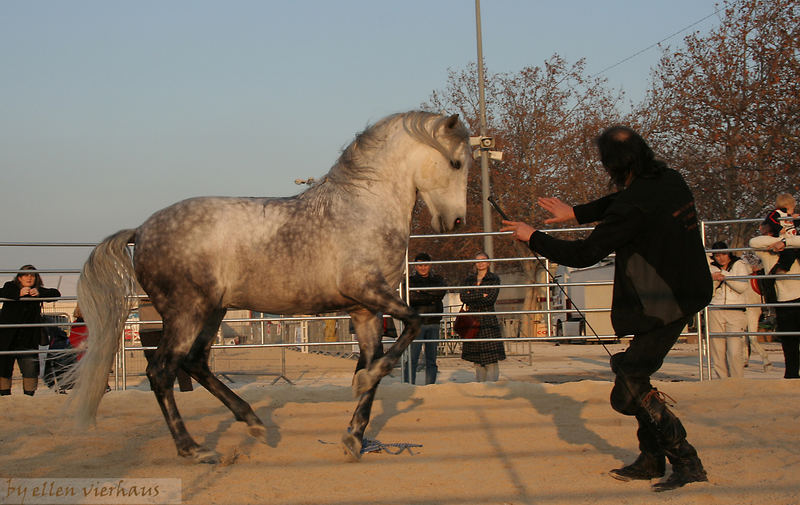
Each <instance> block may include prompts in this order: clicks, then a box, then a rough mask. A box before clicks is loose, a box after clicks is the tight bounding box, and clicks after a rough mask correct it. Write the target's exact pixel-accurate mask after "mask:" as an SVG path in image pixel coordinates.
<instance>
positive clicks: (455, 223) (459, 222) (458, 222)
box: [453, 217, 463, 228]
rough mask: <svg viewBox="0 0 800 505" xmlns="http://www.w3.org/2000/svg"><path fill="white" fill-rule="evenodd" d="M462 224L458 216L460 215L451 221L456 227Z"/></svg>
mask: <svg viewBox="0 0 800 505" xmlns="http://www.w3.org/2000/svg"><path fill="white" fill-rule="evenodd" d="M462 224H463V221H462V220H461V218H460V217H457V218H456V220H455V222H454V223H453V228H458V227H459V226H461V225H462Z"/></svg>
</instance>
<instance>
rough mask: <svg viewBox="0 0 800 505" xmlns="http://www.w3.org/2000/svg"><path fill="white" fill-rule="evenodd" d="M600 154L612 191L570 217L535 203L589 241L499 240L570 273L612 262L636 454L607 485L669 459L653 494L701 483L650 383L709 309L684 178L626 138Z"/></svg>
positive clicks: (604, 138)
mask: <svg viewBox="0 0 800 505" xmlns="http://www.w3.org/2000/svg"><path fill="white" fill-rule="evenodd" d="M597 146H598V148H599V151H600V160H601V161H602V163H603V166H604V168H605V169H606V171H607V172H608V174H609V176H610V177H611V181H612V183H614V185H616V186H617V188H618V189H619V191H617V192H616V193H613V194H610V195H608V196H605V197H603V198H600V199H598V200H595V201H594V202H590V203H587V204H584V205H577V206H575V207H570V206H569V205H567V204H565V203H563V202H561V201H560V200H558V199H557V198H540V199H539V205H540V206H541V207H543V208H544V209H545V210H547V211H549V212H550V213H551V214H553V217H551V218H549V219H547V220H545V223H558V222H564V221H569V220H571V219H576V220H577V221H578V223H590V222H595V221H598V223H597V226H596V227H595V229H594V231H592V233H591V234H590V235H589V236H588V237H586V238H585V239H583V240H574V241H568V240H559V239H556V238H553V237H551V236H550V235H548V234H546V233H544V232H542V231H537V230H535V229H534V228H532V227H531V226H529V225H527V224H525V223H522V222H516V221H503V224H504V228H503V231H513V232H514V235H513V236H514V238H516V239H518V240H520V241H524V242H527V243H528V246H529V247H530V249H531V250H532V251H534V252H536V253H539V254H541V255H542V256H545V257H547V258H549V259H550V260H552V261H554V262H556V263H559V264H561V265H566V266H571V267H588V266H591V265H594V264H595V263H597V262H598V261H600V260H601V259H603V258H605V257H606V256H608V255H609V254H610V253H612V252H616V266H615V271H614V294H613V300H612V304H611V322H612V324H613V326H614V331H615V333H616V334H617V335H618V336H624V335H633V340H632V341H631V344H630V346H629V347H628V349H627V350H626V351H624V352H620V353H617V354H615V355H614V356H612V358H611V369H612V370H613V371H614V373H615V374H616V380H615V382H614V388H613V390H612V391H611V406H612V407H613V408H614V409H615V410H617V411H618V412H620V413H622V414H625V415H629V416H635V417H636V420H637V421H638V423H639V430H638V432H637V436H638V438H639V449H640V451H641V454H640V455H639V457H638V458H637V459H636V461H635V462H634V463H632V464H630V465H628V466H625V467H623V468H618V469H615V470H611V475H612V476H613V477H615V478H617V479H619V480H626V481H627V480H634V479H642V480H649V479H652V478H658V477H662V476H663V475H664V473H665V466H666V465H665V457H666V458H668V459H669V461H670V463H671V464H672V474H671V475H670V476H669V478H667V479H666V480H664V481H662V482H659V483H656V484H655V485H654V486H653V489H654V490H655V491H666V490H669V489H674V488H677V487H680V486H683V485H685V484H688V483H690V482H698V481H706V480H708V479H707V477H706V473H705V470H704V469H703V465H702V463H701V462H700V458H699V457H698V456H697V452H696V451H695V449H694V447H692V446H691V445H690V444H689V442H687V441H686V430H685V429H684V427H683V425H682V424H681V422H680V420H679V419H678V418H677V417H676V416H675V414H674V413H673V412H672V411H671V410H670V409H669V408H668V407H667V405H666V402H665V401H664V395H663V394H662V393H660V392H659V391H658V390H657V389H655V388H654V387H653V386H652V385H651V383H650V376H651V375H652V374H653V373H654V372H656V371H657V370H658V369H659V368H660V367H661V365H662V363H663V361H664V357H665V356H666V354H667V352H669V350H670V349H671V348H672V346H673V344H674V343H675V342H676V341H677V339H678V337H679V336H680V333H681V331H682V329H683V327H684V326H685V325H686V323H687V322H689V321H690V320H691V318H692V316H693V315H694V314H696V313H697V312H698V311H699V310H701V309H702V308H703V307H705V306H706V305H707V304H708V302H709V300H710V299H711V291H712V282H711V276H710V273H709V268H708V262H707V260H706V257H705V253H704V250H703V244H702V239H701V236H700V231H699V227H698V221H697V215H696V211H695V206H694V197H693V196H692V192H691V191H690V190H689V188H688V186H687V185H686V182H685V181H684V180H683V177H681V175H680V174H679V173H678V172H676V171H675V170H671V169H669V168H668V167H667V166H666V164H664V162H662V161H660V160H657V159H655V156H654V154H653V151H652V150H651V149H650V147H649V146H648V145H647V143H646V142H645V141H644V139H642V137H640V136H639V135H638V134H637V133H636V132H635V131H633V130H631V129H630V128H627V127H622V126H614V127H611V128H609V129H607V130H605V131H604V132H603V133H602V135H600V137H599V138H598V139H597Z"/></svg>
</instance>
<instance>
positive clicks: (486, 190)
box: [475, 0, 494, 258]
mask: <svg viewBox="0 0 800 505" xmlns="http://www.w3.org/2000/svg"><path fill="white" fill-rule="evenodd" d="M475 26H476V30H477V33H478V36H477V39H478V101H479V103H480V116H481V117H480V126H481V131H480V133H481V137H485V136H486V95H485V93H484V89H483V88H484V84H483V83H484V76H483V41H482V39H481V0H475ZM491 194H492V192H491V188H490V187H489V153H488V152H486V150H485V149H481V199H482V204H483V205H482V211H483V231H484V232H490V231H492V214H491V212H492V209H491V208H490V207H489V200H488V199H489V195H491ZM483 249H484V252H485V253H486V254H487V255H488V256H489V257H490V258H494V242H493V241H492V237H491V236H490V235H486V236H484V237H483Z"/></svg>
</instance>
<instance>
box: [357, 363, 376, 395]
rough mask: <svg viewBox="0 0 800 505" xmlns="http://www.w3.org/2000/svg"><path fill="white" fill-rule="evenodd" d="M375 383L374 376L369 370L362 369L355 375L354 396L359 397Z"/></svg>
mask: <svg viewBox="0 0 800 505" xmlns="http://www.w3.org/2000/svg"><path fill="white" fill-rule="evenodd" d="M374 385H375V383H374V382H373V381H372V378H371V377H370V376H369V372H367V371H366V370H365V369H361V370H359V371H358V372H356V374H355V375H354V376H353V396H355V397H356V398H358V397H359V396H361V395H363V394H364V393H366V392H367V391H369V390H370V389H372V386H374Z"/></svg>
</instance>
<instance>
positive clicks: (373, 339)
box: [342, 309, 383, 461]
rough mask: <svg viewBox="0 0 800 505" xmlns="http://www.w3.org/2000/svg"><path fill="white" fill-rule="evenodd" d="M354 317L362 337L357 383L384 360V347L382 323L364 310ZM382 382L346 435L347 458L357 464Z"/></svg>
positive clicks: (367, 395) (361, 406) (359, 407)
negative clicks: (363, 374)
mask: <svg viewBox="0 0 800 505" xmlns="http://www.w3.org/2000/svg"><path fill="white" fill-rule="evenodd" d="M350 316H351V317H352V320H353V327H354V328H355V330H356V335H357V336H358V347H359V351H360V354H359V358H358V364H356V374H355V375H354V376H353V380H354V381H355V380H356V377H358V376H359V375H358V374H359V372H360V371H361V370H365V369H367V368H368V367H369V365H370V363H372V362H373V361H374V360H375V359H379V358H380V357H381V356H383V344H381V331H380V328H381V321H380V319H378V318H377V317H376V316H375V315H374V314H373V313H371V312H369V311H367V310H363V309H362V310H358V311H354V312H352V313H351V314H350ZM379 382H380V379H378V381H377V382H375V384H374V385H373V386H372V387H371V388H370V389H369V390H367V391H365V392H364V393H362V394H361V396H360V398H359V400H358V405H357V406H356V410H355V412H353V418H352V419H351V420H350V426H349V427H348V428H347V432H345V433H344V435H342V444H344V450H345V455H347V456H348V457H349V458H350V459H352V460H354V461H357V460H358V459H360V458H361V447H362V445H363V439H364V431H365V430H366V429H367V424H368V423H369V418H370V414H371V412H372V402H373V400H374V399H375V391H377V389H378V383H379ZM354 387H355V386H354Z"/></svg>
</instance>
